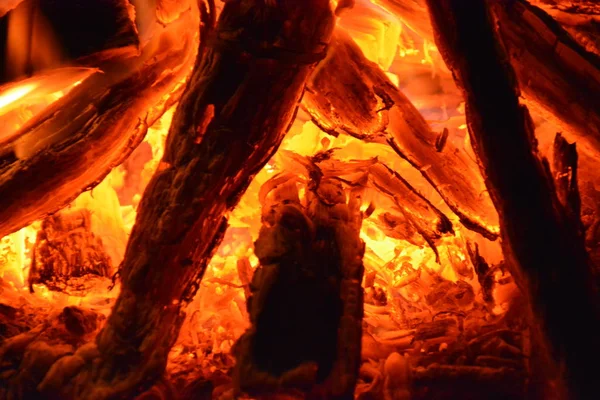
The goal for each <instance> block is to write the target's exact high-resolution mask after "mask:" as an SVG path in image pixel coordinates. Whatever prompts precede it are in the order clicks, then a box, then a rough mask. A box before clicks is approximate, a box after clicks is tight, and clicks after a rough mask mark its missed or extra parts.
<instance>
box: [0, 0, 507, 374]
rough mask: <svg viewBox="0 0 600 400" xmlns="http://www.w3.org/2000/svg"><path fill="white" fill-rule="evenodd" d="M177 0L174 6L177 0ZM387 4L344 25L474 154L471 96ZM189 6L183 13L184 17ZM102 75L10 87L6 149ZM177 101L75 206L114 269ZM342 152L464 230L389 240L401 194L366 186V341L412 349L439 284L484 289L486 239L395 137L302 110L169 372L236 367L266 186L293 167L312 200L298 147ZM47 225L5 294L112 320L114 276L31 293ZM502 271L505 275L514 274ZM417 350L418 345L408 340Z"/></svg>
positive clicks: (25, 242) (54, 77) (4, 99)
mask: <svg viewBox="0 0 600 400" xmlns="http://www.w3.org/2000/svg"><path fill="white" fill-rule="evenodd" d="M133 3H134V4H135V6H136V12H137V14H138V16H139V15H141V14H144V13H146V14H147V13H150V12H151V11H152V10H150V9H148V6H147V4H146V2H144V1H141V0H140V1H138V0H134V1H133ZM171 3H173V2H172V1H166V2H165V4H167V5H168V4H171ZM376 3H377V2H376V1H371V0H357V2H356V6H355V7H354V9H352V10H348V11H347V12H345V13H343V14H342V16H341V18H340V21H339V22H338V24H339V26H340V27H341V28H342V29H345V30H346V31H347V32H349V33H350V34H351V35H352V37H353V38H354V39H355V41H356V42H357V44H358V45H359V46H360V48H361V49H362V51H363V52H364V54H365V56H366V57H367V58H368V59H369V60H371V61H373V62H375V63H377V64H378V65H379V66H380V67H381V68H382V69H383V70H384V71H385V72H386V74H387V76H388V77H389V78H390V80H391V82H392V83H393V84H394V85H396V86H397V87H399V88H400V89H401V90H402V91H403V92H405V93H406V95H407V96H408V97H409V98H410V100H411V101H412V102H413V104H415V106H416V107H417V108H418V109H419V111H420V112H421V113H422V114H423V115H424V116H425V117H426V119H427V121H428V122H429V123H430V124H431V126H432V128H433V129H434V130H436V131H441V130H442V128H448V129H449V130H450V139H449V140H451V141H454V142H455V143H458V144H457V146H456V147H457V148H458V149H460V150H464V151H466V152H468V153H469V154H470V155H471V156H472V157H473V158H474V155H472V149H471V146H470V143H469V139H468V135H467V132H466V130H467V125H466V123H465V116H464V103H463V102H462V98H461V97H460V94H459V93H458V91H457V89H456V87H454V86H453V81H452V76H451V75H450V74H449V72H448V71H447V70H446V69H445V67H444V66H443V63H442V62H441V59H440V57H439V54H438V53H437V48H436V47H435V45H434V44H432V43H431V42H428V41H427V40H423V39H421V38H419V37H418V36H417V35H416V34H415V33H414V32H413V31H411V30H410V29H408V27H407V26H406V24H405V23H403V22H402V21H400V20H399V19H398V18H396V17H395V16H394V15H392V14H391V13H390V12H389V11H387V10H385V9H384V8H382V7H381V6H380V5H378V4H376ZM144 7H146V8H144ZM163 11H164V10H163ZM180 11H181V10H178V9H176V10H175V11H174V12H175V13H176V12H180ZM158 17H159V19H161V22H164V23H166V22H168V21H170V20H171V18H175V17H174V16H173V14H169V13H166V12H164V13H161V12H159V13H158ZM30 23H32V22H31V21H29V20H27V18H25V16H23V15H20V14H19V15H17V16H15V17H14V18H13V19H11V28H10V29H11V31H10V32H11V33H10V35H12V36H10V38H11V39H10V43H11V48H10V51H12V52H13V54H15V56H14V57H15V58H14V60H15V61H14V65H13V66H11V68H13V69H14V71H15V72H14V73H15V74H18V73H22V72H23V70H24V68H25V64H24V61H23V60H24V57H25V56H24V55H23V54H21V53H19V51H21V50H19V49H21V48H22V46H23V43H21V42H22V39H16V37H17V36H18V32H20V30H22V29H25V28H24V27H26V26H29V25H28V24H30ZM38 25H39V28H36V29H39V30H40V31H41V30H43V26H44V25H43V22H39V24H38ZM38 25H36V26H38ZM40 40H41V39H40ZM47 40H48V42H47V43H46V45H47V46H48V48H49V49H51V50H49V51H50V53H51V55H47V57H46V54H45V52H42V51H41V50H39V51H40V52H39V54H38V56H36V57H38V58H37V59H38V60H39V62H40V63H42V64H44V65H48V66H51V65H52V64H53V62H54V60H56V59H58V58H60V49H59V47H57V45H56V44H55V43H52V39H51V34H49V36H48V39H47ZM42 44H43V43H41V42H40V43H37V44H36V46H39V48H40V49H41V48H42V47H43V45H42ZM36 48H38V47H36ZM11 62H12V61H11ZM94 73H99V72H98V71H97V70H95V69H85V68H57V69H50V70H49V71H47V72H46V73H44V74H40V75H37V76H34V77H32V78H29V79H25V80H22V81H18V82H16V83H13V84H11V85H7V86H5V87H0V146H3V145H6V144H10V145H12V143H13V141H14V140H16V139H18V134H19V128H21V127H23V125H24V124H26V123H27V121H29V120H30V119H31V118H32V117H34V116H35V115H36V114H37V113H39V112H40V111H42V110H43V109H44V108H45V107H47V106H49V105H50V104H52V103H53V102H54V101H56V100H57V99H59V98H60V97H62V96H64V95H65V94H66V93H68V91H69V90H71V89H72V88H73V87H75V86H76V85H77V84H79V83H80V82H82V81H83V80H85V79H86V78H88V77H89V76H90V75H91V74H94ZM175 108H176V106H172V107H171V108H170V109H169V110H167V111H166V112H165V113H164V114H163V115H162V117H161V118H160V119H159V120H158V121H156V122H155V123H154V124H153V125H152V126H150V127H149V129H148V133H147V135H146V137H145V139H144V142H143V144H142V145H140V146H139V148H138V149H137V150H136V151H135V152H134V153H133V155H132V156H130V158H129V159H128V160H127V161H126V162H125V163H123V164H122V165H121V166H119V167H116V168H114V169H113V170H112V171H111V172H110V174H109V175H108V176H106V178H105V179H104V180H103V181H102V182H101V183H100V184H99V185H97V186H96V187H95V188H94V189H92V190H90V191H88V192H84V193H82V194H81V195H79V197H77V199H76V200H74V201H73V202H72V203H71V204H70V205H69V206H68V207H69V209H71V210H88V211H90V213H91V231H92V233H93V234H94V235H95V236H96V237H98V238H100V239H101V241H102V245H103V247H104V250H105V252H106V254H108V256H109V257H110V259H111V262H112V267H113V270H112V271H111V275H112V274H114V273H116V272H117V269H118V266H119V264H120V263H121V261H122V259H123V256H124V252H125V247H126V245H127V240H128V238H129V235H130V233H131V230H132V228H133V225H134V222H135V218H136V215H137V208H138V205H139V202H140V199H141V198H142V194H143V192H144V189H145V188H146V186H147V185H148V183H149V182H150V179H151V177H152V175H153V174H154V172H155V171H156V170H157V169H158V168H159V167H160V163H161V158H162V156H163V152H164V147H165V140H166V137H167V134H168V131H169V127H170V125H171V122H172V119H173V114H174V112H175ZM331 149H337V150H336V152H335V158H336V159H337V160H340V162H350V161H356V160H371V159H377V160H378V161H379V162H381V163H382V164H385V165H386V166H388V167H389V168H391V169H393V170H394V171H396V172H398V174H400V175H401V176H402V177H403V178H404V179H405V180H406V181H407V182H408V183H410V185H411V186H412V187H414V188H415V189H416V191H418V192H419V193H420V194H421V195H423V196H424V197H425V198H426V199H427V200H429V202H431V204H433V205H434V206H435V207H436V208H438V209H439V210H440V211H441V212H442V213H444V214H445V215H446V216H448V218H449V219H450V220H451V222H452V224H453V227H454V234H444V235H443V236H442V237H440V238H436V239H435V246H431V245H430V244H427V243H425V241H423V244H419V243H418V242H417V244H414V241H411V242H409V241H408V240H404V239H398V238H395V237H391V236H388V234H386V230H385V229H384V226H383V223H382V222H381V219H380V217H381V215H382V214H383V213H384V212H387V211H389V210H388V207H387V206H388V204H389V200H387V198H386V197H385V196H384V195H383V194H382V193H381V192H378V191H377V190H374V189H373V188H369V189H368V190H365V192H366V195H365V196H364V198H363V204H362V207H361V210H362V211H363V212H365V213H366V211H367V210H369V212H371V211H372V213H371V214H370V215H368V216H365V219H364V221H363V225H362V230H361V234H360V236H361V238H362V240H363V241H364V242H365V243H366V253H365V256H364V264H365V274H364V275H365V279H364V282H363V286H364V288H365V290H366V292H367V296H366V297H367V298H369V300H368V301H367V302H366V304H365V317H364V322H365V323H364V325H365V327H366V328H365V334H364V340H365V341H366V340H369V341H371V342H373V343H376V344H377V345H378V346H382V347H385V346H391V345H392V344H393V345H394V346H400V345H405V344H406V343H405V342H407V343H409V344H410V343H411V342H410V341H408V340H407V337H408V336H409V334H410V332H411V330H412V329H413V328H410V329H409V328H408V326H409V323H408V322H407V321H408V320H410V319H411V318H414V319H419V318H421V319H422V320H427V321H428V322H429V321H431V319H432V318H433V315H434V311H433V308H432V307H430V305H429V304H428V303H427V301H426V299H425V297H426V296H427V294H428V293H429V290H430V289H431V288H432V287H434V286H435V285H436V284H437V283H439V281H445V282H449V284H456V283H457V282H460V283H462V282H466V283H468V285H470V286H472V287H473V288H474V289H475V291H477V290H478V289H479V282H478V280H477V276H476V275H475V274H474V273H473V266H472V263H471V261H470V258H469V254H468V252H467V242H470V241H477V242H478V243H479V242H480V241H481V242H482V243H483V240H482V239H481V237H479V236H478V235H476V234H474V233H472V232H470V231H468V230H467V229H466V228H464V227H463V226H462V225H461V222H460V220H459V218H458V217H457V216H456V215H454V214H453V213H452V211H451V210H450V209H449V207H448V206H447V205H446V204H445V203H444V201H443V200H442V199H441V197H440V196H439V194H438V193H437V192H436V191H435V190H434V188H433V187H432V185H431V184H430V183H429V182H428V181H426V179H425V178H424V177H423V175H422V174H421V172H419V171H418V170H416V169H415V168H414V167H413V166H411V165H410V164H409V163H408V162H407V161H406V160H404V159H403V158H401V157H400V156H399V155H398V154H396V152H395V151H393V150H392V149H391V148H390V146H388V145H387V144H375V143H364V142H362V141H360V140H358V139H354V138H352V137H350V136H348V135H340V136H338V137H333V136H330V135H328V134H326V133H324V132H323V131H321V130H320V129H319V128H318V127H317V125H315V124H314V123H313V122H311V121H310V118H309V117H308V116H307V115H306V113H305V112H303V111H299V112H298V116H297V118H296V120H295V121H294V124H293V126H292V128H291V129H290V131H289V132H288V134H287V136H286V137H285V139H284V142H283V144H282V146H281V148H280V149H279V151H278V152H277V153H276V154H275V155H274V156H273V158H272V159H271V160H270V161H269V163H268V164H267V165H266V166H265V167H264V168H263V169H262V170H261V171H260V172H259V173H258V174H257V175H256V176H255V178H254V179H253V181H252V182H251V184H250V186H249V188H248V190H247V191H246V193H245V194H244V195H243V196H242V198H241V200H240V202H239V204H238V205H237V206H236V207H235V209H234V210H233V211H232V212H231V213H230V215H229V225H230V227H229V229H228V231H227V232H226V234H225V239H224V240H223V242H222V243H221V244H220V246H219V249H218V250H217V251H216V253H215V255H214V257H213V259H212V260H211V262H210V264H209V266H208V268H207V271H206V273H205V275H204V278H203V280H202V282H201V287H200V289H199V291H198V294H197V295H196V297H195V299H194V300H193V302H191V304H189V306H188V307H187V309H186V315H187V318H186V320H185V322H184V325H183V328H182V330H181V334H180V336H179V338H178V341H177V343H176V345H175V346H174V347H173V349H172V351H171V355H170V360H169V367H168V368H169V371H170V373H171V374H173V375H176V374H177V373H179V372H183V371H189V370H190V369H194V370H198V369H199V368H200V369H201V370H202V371H210V372H211V373H213V372H215V371H217V370H218V371H223V372H226V371H228V368H229V366H230V364H231V362H232V356H231V355H230V350H231V346H232V345H233V343H234V342H235V340H236V339H237V338H238V337H239V336H240V335H241V334H242V333H243V332H244V330H245V329H246V328H247V327H248V326H249V321H248V319H249V318H248V315H247V311H246V293H245V285H247V284H248V282H245V278H244V276H245V274H249V275H250V277H251V276H252V272H253V271H254V270H255V269H256V268H257V266H258V263H259V261H258V258H257V257H256V255H255V254H254V250H253V243H254V241H255V240H256V239H257V237H258V233H259V230H260V228H261V226H262V221H261V206H262V204H261V202H260V199H259V193H260V190H261V188H262V187H263V185H264V184H265V183H266V182H267V181H268V180H269V179H270V178H272V177H273V176H275V175H276V174H278V173H282V172H289V173H291V174H294V175H297V176H298V181H299V186H300V187H301V189H300V196H302V197H303V196H304V194H305V192H306V185H307V183H308V180H309V178H308V177H307V176H304V175H306V174H304V175H303V172H302V171H300V169H299V168H298V167H297V165H296V166H294V163H293V162H291V161H290V154H292V153H293V154H295V155H300V156H306V157H310V156H313V155H315V154H316V153H319V152H323V151H327V150H331ZM17 155H19V154H17ZM474 166H475V164H474ZM41 223H42V221H36V222H34V223H33V224H31V225H30V226H28V227H26V228H23V229H22V230H20V231H18V232H15V233H13V234H11V235H8V236H6V237H4V238H2V239H1V241H0V278H1V281H0V284H2V285H3V286H4V287H6V288H7V289H6V290H4V291H3V292H1V293H0V294H1V296H3V301H4V302H6V303H7V304H21V303H20V302H26V303H27V305H28V306H30V307H32V308H36V309H42V310H43V312H47V313H48V314H49V313H50V311H56V310H60V308H61V307H65V306H66V305H85V306H91V307H93V308H94V309H96V310H97V311H99V312H100V313H102V314H104V315H106V316H108V315H109V313H110V308H111V306H112V304H113V302H114V300H115V299H116V296H117V295H118V293H119V288H118V285H117V287H115V288H114V289H112V290H109V287H110V286H111V283H112V282H111V279H110V278H108V277H94V278H93V280H94V283H93V285H92V289H91V290H90V291H89V292H88V293H85V295H73V294H66V293H61V292H57V291H52V290H50V289H48V288H47V287H46V286H44V285H42V284H36V285H34V287H33V289H34V293H29V287H28V283H27V277H28V273H29V268H30V265H31V256H32V249H33V247H34V245H35V241H36V235H37V233H38V231H39V230H40V228H41ZM485 243H486V244H481V248H482V253H483V252H485V257H486V259H488V260H493V263H499V262H500V261H501V250H500V247H499V244H498V243H493V244H489V243H487V242H485ZM432 247H435V249H436V251H437V253H438V255H439V256H437V255H436V252H435V251H434V249H433V248H432ZM438 257H439V259H438ZM498 274H500V275H501V273H498ZM500 275H498V279H500V278H502V276H500ZM86 279H87V277H86ZM515 290H516V289H515V287H514V285H509V286H507V287H505V288H503V289H499V290H497V291H496V292H495V293H494V295H495V296H496V307H495V308H494V310H493V311H494V313H495V314H496V315H501V314H503V313H505V312H506V311H507V310H508V304H510V302H511V301H512V299H513V298H514V297H515V296H516V294H515V293H516V292H515ZM375 292H376V293H377V295H378V296H379V297H378V298H377V299H376V300H373V299H374V298H375V296H374V295H372V293H375ZM369 293H370V294H369ZM369 296H371V297H369ZM23 299H24V300H23ZM382 299H383V300H382ZM384 300H385V301H384ZM407 304H408V306H407ZM461 306H462V304H461ZM49 310H50V311H49ZM407 332H409V333H408V334H407ZM413 333H414V330H413ZM371 342H369V343H371ZM384 345H385V346H384ZM405 347H406V348H408V345H406V346H405ZM385 349H387V350H386V351H388V350H389V348H387V347H385ZM371 350H372V349H371V347H369V346H364V348H363V357H364V358H365V359H367V358H368V359H373V360H374V361H373V363H374V364H376V363H377V362H379V361H380V360H379V359H378V358H377V357H379V356H381V354H379V353H377V354H379V355H378V356H377V357H376V356H374V355H373V354H374V353H370V351H371ZM392 350H394V349H393V348H392ZM394 351H395V350H394ZM398 351H400V350H398ZM390 354H392V351H391V350H390V351H388V353H386V354H385V355H384V356H383V358H382V362H383V360H385V358H386V357H388V356H389V355H390ZM393 354H395V355H398V354H397V353H393ZM394 357H396V356H394ZM398 357H400V361H399V360H398V359H394V360H395V362H396V363H401V361H402V360H401V358H402V356H400V355H398ZM382 365H383V364H382Z"/></svg>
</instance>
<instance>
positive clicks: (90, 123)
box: [0, 13, 194, 236]
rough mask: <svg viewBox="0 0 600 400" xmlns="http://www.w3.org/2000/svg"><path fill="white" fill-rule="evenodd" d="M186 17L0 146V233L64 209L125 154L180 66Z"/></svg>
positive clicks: (186, 50) (185, 55)
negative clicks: (0, 156) (145, 114)
mask: <svg viewBox="0 0 600 400" xmlns="http://www.w3.org/2000/svg"><path fill="white" fill-rule="evenodd" d="M192 21H193V18H192V16H191V15H190V13H188V14H186V15H185V16H182V18H181V19H180V20H177V21H175V22H173V23H172V24H170V25H168V26H167V27H165V28H161V31H160V34H158V33H157V34H156V35H155V36H154V37H153V38H152V40H151V41H150V42H149V43H148V44H147V45H146V46H145V48H144V50H143V53H142V55H141V56H140V57H139V58H135V59H132V60H125V61H118V62H114V63H108V64H105V65H104V73H96V74H95V75H92V76H91V77H89V78H87V79H86V80H84V81H83V82H82V83H81V84H80V85H78V86H76V87H75V88H73V89H72V90H71V91H70V92H69V93H68V94H67V95H66V96H64V97H63V98H61V99H60V100H58V101H56V102H55V103H54V104H52V105H51V106H49V107H48V108H47V109H46V110H44V112H42V113H41V114H40V115H38V116H36V117H34V119H33V120H32V121H29V122H28V123H27V124H26V125H25V126H23V127H22V128H21V130H20V132H19V133H18V134H16V135H14V136H15V137H18V139H16V140H14V141H13V142H10V143H8V144H4V145H3V146H2V150H1V152H2V155H3V157H2V163H1V164H0V197H1V200H0V204H1V208H2V211H1V212H0V219H1V220H2V222H0V236H5V235H7V234H9V233H11V232H14V231H16V230H18V229H20V228H22V227H24V226H26V225H27V224H29V223H31V222H33V221H34V220H38V219H41V218H43V217H44V216H46V215H48V214H51V213H53V212H55V211H57V210H59V209H60V208H62V207H64V206H65V205H66V204H68V203H69V202H71V201H72V200H74V199H75V198H76V197H77V196H78V195H79V194H80V193H81V192H83V191H85V190H88V189H91V188H93V187H94V186H95V185H96V184H98V183H99V182H100V181H101V180H102V179H103V178H104V177H105V176H106V175H107V174H108V173H109V172H110V171H111V169H112V168H114V167H115V166H117V165H119V164H120V163H121V162H123V161H124V160H125V159H126V158H127V156H128V155H129V154H130V153H131V152H132V151H133V149H135V147H136V146H137V145H138V144H139V143H140V142H141V141H142V139H143V138H144V135H145V133H146V128H147V125H148V123H151V122H152V121H153V119H155V118H157V115H156V113H155V114H154V115H153V114H152V113H150V114H149V115H147V116H146V118H147V119H145V120H141V119H140V118H144V113H146V112H147V110H148V109H150V108H152V107H153V106H159V107H160V105H161V101H162V96H163V95H164V94H165V93H169V92H170V91H171V90H172V89H173V88H174V87H175V85H176V84H177V83H178V82H179V81H180V80H181V79H183V77H184V76H185V73H186V72H187V71H188V70H187V67H188V66H189V63H188V60H189V61H190V62H191V60H192V56H191V53H192V51H190V47H191V44H192V42H193V36H194V34H193V33H191V32H190V31H189V24H190V23H192ZM165 71H168V72H165Z"/></svg>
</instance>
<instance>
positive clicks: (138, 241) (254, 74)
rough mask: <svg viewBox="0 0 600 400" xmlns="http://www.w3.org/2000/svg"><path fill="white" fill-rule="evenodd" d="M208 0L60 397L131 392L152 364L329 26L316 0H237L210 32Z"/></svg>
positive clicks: (173, 333) (272, 146) (294, 101)
mask: <svg viewBox="0 0 600 400" xmlns="http://www.w3.org/2000/svg"><path fill="white" fill-rule="evenodd" d="M211 3H212V2H211ZM202 5H203V4H202ZM212 6H213V7H211V10H210V12H209V11H208V10H207V9H206V8H205V7H202V14H203V16H204V21H203V23H202V24H201V44H200V50H199V53H198V58H197V60H196V65H195V67H194V70H193V72H192V75H191V77H190V78H189V81H188V84H187V87H186V90H185V92H184V94H183V97H182V99H181V101H180V102H179V105H178V108H177V111H176V112H175V115H174V116H173V123H172V125H171V129H170V131H169V135H168V138H167V144H166V149H165V155H164V157H163V160H162V163H161V165H160V166H159V168H158V170H157V172H156V173H155V175H154V177H153V178H152V180H151V182H150V183H149V185H148V187H147V188H146V191H145V193H144V196H143V198H142V201H141V203H140V206H139V209H138V215H137V220H136V224H135V226H134V228H133V231H132V233H131V237H130V239H129V242H128V245H127V249H126V252H125V258H124V260H123V263H122V266H121V280H122V284H121V293H120V295H119V297H118V298H117V300H116V303H115V305H114V308H113V311H112V313H111V315H110V317H109V319H108V321H107V323H106V325H105V327H104V328H103V329H102V331H101V332H100V333H99V335H98V337H97V340H96V342H97V347H98V355H97V357H96V359H95V360H94V361H93V362H92V363H90V364H88V365H86V367H85V368H83V369H82V370H81V371H80V372H79V373H78V375H77V376H75V377H74V378H73V379H72V380H71V382H72V385H68V386H69V387H67V388H65V391H67V392H68V391H69V389H72V392H71V393H68V394H65V396H66V397H68V398H78V399H106V398H109V397H117V396H118V397H121V396H123V397H133V396H132V395H133V392H136V391H139V390H143V389H144V388H148V387H149V386H151V384H152V382H153V381H154V380H156V379H157V378H158V377H159V376H160V375H161V374H162V373H163V372H164V369H165V367H166V363H167V356H168V353H169V350H170V348H171V346H172V345H173V344H174V342H175V340H176V338H177V335H178V333H179V329H180V327H181V324H182V323H183V320H184V315H183V313H182V305H184V304H186V303H187V302H189V301H190V300H191V299H192V298H193V296H194V294H195V292H196V290H197V289H198V287H199V285H200V280H201V279H202V275H203V273H204V270H205V268H206V266H207V264H208V262H209V260H210V258H211V256H212V254H213V252H214V251H215V250H216V248H217V247H218V244H219V242H220V240H221V239H222V237H223V235H224V232H225V229H226V227H227V213H228V212H229V211H231V210H232V209H233V208H234V207H235V205H236V204H237V202H238V200H239V199H240V196H241V195H242V194H243V193H244V191H245V190H246V188H247V187H248V185H249V183H250V181H251V180H252V178H253V176H254V175H255V174H256V173H258V172H259V171H260V170H261V169H262V168H263V166H264V165H265V164H266V163H267V161H268V160H269V159H270V157H271V156H272V155H273V154H274V153H275V151H276V150H277V148H278V147H279V145H280V144H281V141H282V140H283V137H284V135H285V133H286V132H287V130H288V129H289V127H290V126H291V121H292V119H293V117H294V115H295V111H296V109H297V107H298V103H299V101H300V98H301V95H302V92H303V90H304V86H305V82H306V79H307V77H308V76H309V75H310V73H311V72H312V70H313V68H314V65H315V64H316V63H317V62H318V61H319V60H320V59H321V58H322V57H323V56H324V51H325V49H326V45H327V42H328V41H329V37H330V35H331V31H332V30H333V27H334V18H333V11H332V10H331V8H330V4H329V1H327V0H311V1H305V2H298V1H295V0H284V1H278V2H276V3H275V2H265V1H262V0H240V1H229V2H226V3H225V5H224V7H223V11H222V12H221V15H220V17H219V21H218V24H217V27H216V29H215V31H214V32H211V27H212V26H213V24H214V21H213V18H214V3H212ZM209 33H210V37H209V36H207V35H208V34H209Z"/></svg>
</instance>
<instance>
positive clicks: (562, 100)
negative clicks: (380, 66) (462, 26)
mask: <svg viewBox="0 0 600 400" xmlns="http://www.w3.org/2000/svg"><path fill="white" fill-rule="evenodd" d="M381 4H382V5H383V6H384V7H385V8H386V9H388V10H390V11H391V12H393V13H394V14H396V15H397V16H398V17H399V18H400V19H402V20H403V21H405V22H406V23H407V25H409V26H410V27H411V28H414V29H415V30H416V31H417V33H419V34H420V35H421V36H422V37H423V38H425V39H427V40H430V41H431V40H433V36H434V35H433V31H432V28H431V25H430V24H428V18H427V15H426V8H425V7H424V6H425V0H381ZM492 11H493V13H494V15H495V17H496V19H497V26H498V32H499V34H500V36H501V38H502V41H503V43H504V45H505V46H506V48H507V51H508V53H509V56H510V62H511V64H512V66H513V68H514V69H515V72H516V75H517V78H518V79H519V82H520V84H521V87H522V90H523V94H524V95H525V97H526V98H527V99H528V100H532V102H533V103H532V104H535V105H537V106H539V107H540V110H541V111H545V112H544V115H545V116H547V117H549V118H554V119H555V118H558V119H559V120H560V121H562V122H563V123H564V124H566V125H568V127H569V128H571V129H569V130H568V131H567V132H565V134H566V135H569V136H568V138H569V139H570V140H578V142H579V143H580V145H582V144H583V143H584V142H585V144H586V146H587V147H589V148H590V149H591V150H593V151H594V152H598V151H600V109H599V108H598V102H597V101H596V99H597V98H598V97H599V96H600V59H599V58H598V56H597V55H595V54H593V53H590V52H588V51H586V49H585V48H584V47H583V46H581V45H580V44H579V43H577V42H576V41H575V40H573V38H572V37H571V36H570V35H569V34H568V33H567V31H565V30H564V29H563V28H562V27H561V26H560V25H559V24H558V23H557V22H556V21H554V20H553V19H552V17H550V16H549V15H548V14H546V13H545V12H544V11H543V10H541V9H539V8H537V7H535V6H532V5H531V4H529V3H527V2H526V1H524V0H512V1H497V2H494V3H493V4H492ZM546 111H547V112H546Z"/></svg>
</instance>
